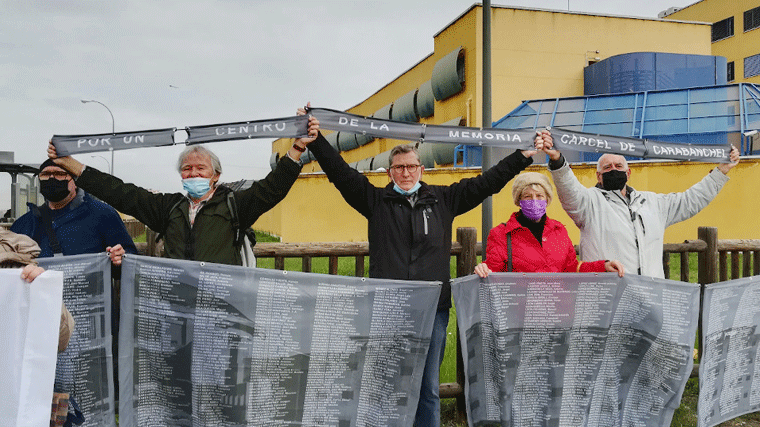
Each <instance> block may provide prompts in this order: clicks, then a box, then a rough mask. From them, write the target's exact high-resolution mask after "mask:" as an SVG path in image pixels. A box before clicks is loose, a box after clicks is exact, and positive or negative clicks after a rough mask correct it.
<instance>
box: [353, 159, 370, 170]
mask: <svg viewBox="0 0 760 427" xmlns="http://www.w3.org/2000/svg"><path fill="white" fill-rule="evenodd" d="M356 170H358V171H370V170H372V157H367V158H366V159H363V160H359V161H358V162H356Z"/></svg>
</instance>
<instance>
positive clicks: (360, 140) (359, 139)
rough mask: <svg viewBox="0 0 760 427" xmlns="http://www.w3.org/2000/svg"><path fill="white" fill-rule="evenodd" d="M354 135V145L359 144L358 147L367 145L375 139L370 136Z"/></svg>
mask: <svg viewBox="0 0 760 427" xmlns="http://www.w3.org/2000/svg"><path fill="white" fill-rule="evenodd" d="M355 135H356V143H357V144H359V145H367V144H369V143H370V142H372V140H373V139H375V138H374V137H372V136H369V135H362V134H360V133H357V134H355Z"/></svg>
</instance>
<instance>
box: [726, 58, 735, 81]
mask: <svg viewBox="0 0 760 427" xmlns="http://www.w3.org/2000/svg"><path fill="white" fill-rule="evenodd" d="M726 80H728V81H729V82H732V81H734V61H731V62H729V63H728V64H726Z"/></svg>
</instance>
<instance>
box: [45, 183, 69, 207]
mask: <svg viewBox="0 0 760 427" xmlns="http://www.w3.org/2000/svg"><path fill="white" fill-rule="evenodd" d="M40 193H42V195H43V196H45V199H46V200H47V201H49V202H53V203H55V202H60V201H61V200H63V199H65V198H66V196H68V195H69V180H64V181H60V180H57V179H55V178H53V177H50V178H48V179H46V180H40Z"/></svg>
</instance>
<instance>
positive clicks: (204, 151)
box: [177, 145, 222, 175]
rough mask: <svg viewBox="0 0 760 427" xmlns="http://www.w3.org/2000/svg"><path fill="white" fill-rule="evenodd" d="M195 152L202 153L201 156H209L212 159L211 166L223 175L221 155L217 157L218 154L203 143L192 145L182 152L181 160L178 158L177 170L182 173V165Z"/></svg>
mask: <svg viewBox="0 0 760 427" xmlns="http://www.w3.org/2000/svg"><path fill="white" fill-rule="evenodd" d="M193 153H197V154H200V155H201V156H208V158H209V159H211V167H212V168H214V173H215V174H217V175H221V173H222V163H221V162H220V161H219V157H216V154H214V153H212V152H211V150H209V149H208V148H206V147H204V146H202V145H191V146H189V147H187V148H185V149H184V150H183V151H182V153H180V155H179V160H177V170H178V171H179V173H182V165H183V164H185V160H187V157H188V156H190V154H193Z"/></svg>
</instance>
